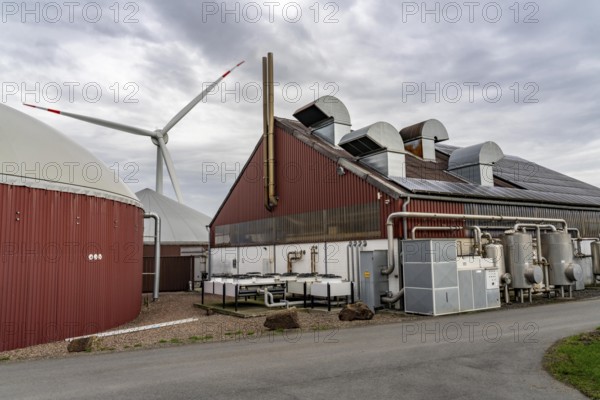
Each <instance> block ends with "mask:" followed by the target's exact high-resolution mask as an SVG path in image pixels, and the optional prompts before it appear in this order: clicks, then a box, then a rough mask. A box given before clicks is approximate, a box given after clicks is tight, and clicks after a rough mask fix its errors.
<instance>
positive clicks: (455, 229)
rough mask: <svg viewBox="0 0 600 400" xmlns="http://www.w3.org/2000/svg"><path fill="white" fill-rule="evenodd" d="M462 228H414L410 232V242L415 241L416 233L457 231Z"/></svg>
mask: <svg viewBox="0 0 600 400" xmlns="http://www.w3.org/2000/svg"><path fill="white" fill-rule="evenodd" d="M462 228H463V227H462V226H415V227H413V228H412V230H411V231H410V236H411V239H412V240H415V238H416V233H417V231H459V230H461V229H462Z"/></svg>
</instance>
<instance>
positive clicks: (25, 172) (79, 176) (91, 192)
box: [0, 104, 139, 206]
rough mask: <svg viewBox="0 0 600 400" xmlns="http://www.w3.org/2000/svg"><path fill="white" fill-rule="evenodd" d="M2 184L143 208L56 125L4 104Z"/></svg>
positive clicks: (0, 143) (0, 154)
mask: <svg viewBox="0 0 600 400" xmlns="http://www.w3.org/2000/svg"><path fill="white" fill-rule="evenodd" d="M0 162H1V164H0V184H9V185H17V186H28V187H33V188H39V189H47V190H56V191H61V192H70V193H77V194H85V195H88V196H96V197H104V198H109V199H111V200H116V201H121V202H125V203H129V204H135V205H138V206H139V202H138V199H137V197H136V196H135V194H133V192H132V191H131V190H130V189H129V187H127V185H125V184H124V183H123V182H122V181H121V180H120V179H118V177H115V173H114V171H111V170H110V169H108V168H107V167H106V166H105V165H104V164H103V163H102V161H100V160H99V159H98V158H96V157H95V156H94V155H93V154H92V153H90V152H89V151H88V150H86V149H84V148H83V147H81V146H80V145H78V144H77V143H75V142H74V141H72V140H71V139H69V138H68V137H66V136H65V135H63V134H62V133H60V132H59V131H57V130H56V129H54V128H52V127H50V126H48V125H46V124H44V123H43V122H41V121H38V120H37V119H35V118H33V117H30V116H29V115H27V114H24V113H22V112H19V111H17V110H15V109H13V108H11V107H8V106H6V105H3V104H0Z"/></svg>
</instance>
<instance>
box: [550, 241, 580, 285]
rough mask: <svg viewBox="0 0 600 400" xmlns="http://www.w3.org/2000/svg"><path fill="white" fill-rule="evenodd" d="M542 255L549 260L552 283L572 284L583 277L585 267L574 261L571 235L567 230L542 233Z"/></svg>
mask: <svg viewBox="0 0 600 400" xmlns="http://www.w3.org/2000/svg"><path fill="white" fill-rule="evenodd" d="M541 239H542V256H544V258H545V259H546V260H547V261H548V264H550V265H549V267H548V277H549V280H550V284H551V285H555V286H570V285H572V284H573V283H575V282H576V281H580V280H582V279H583V269H582V268H581V266H580V265H579V264H575V263H574V262H573V246H572V244H571V236H570V235H569V234H568V233H567V232H548V233H543V234H542V237H541Z"/></svg>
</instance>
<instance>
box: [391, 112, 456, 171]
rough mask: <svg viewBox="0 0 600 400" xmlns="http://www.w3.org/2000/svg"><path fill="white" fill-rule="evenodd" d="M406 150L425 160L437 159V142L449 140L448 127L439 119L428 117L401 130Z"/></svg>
mask: <svg viewBox="0 0 600 400" xmlns="http://www.w3.org/2000/svg"><path fill="white" fill-rule="evenodd" d="M400 136H402V140H403V141H404V146H405V147H406V151H408V152H410V153H412V154H414V155H416V156H418V157H421V158H422V159H424V160H428V161H435V143H437V142H443V141H444V140H448V131H447V130H446V127H445V126H444V125H443V124H442V123H441V122H440V121H438V120H437V119H428V120H427V121H423V122H419V123H418V124H415V125H411V126H407V127H406V128H403V129H402V130H401V131H400Z"/></svg>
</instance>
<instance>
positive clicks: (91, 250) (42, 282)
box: [0, 104, 144, 352]
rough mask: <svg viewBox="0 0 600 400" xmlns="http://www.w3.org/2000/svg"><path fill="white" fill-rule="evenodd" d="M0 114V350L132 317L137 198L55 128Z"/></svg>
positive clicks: (138, 292)
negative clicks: (0, 242)
mask: <svg viewBox="0 0 600 400" xmlns="http://www.w3.org/2000/svg"><path fill="white" fill-rule="evenodd" d="M0 121H2V124H0V160H1V161H2V163H5V164H3V165H10V166H13V167H14V168H13V169H12V170H11V171H10V173H8V174H7V173H6V172H7V171H8V170H7V169H3V170H2V171H0V205H1V206H0V238H2V240H3V246H4V247H3V246H0V248H2V250H4V251H0V252H1V253H2V257H1V258H0V259H1V261H0V352H2V351H5V350H11V349H16V348H20V347H27V346H33V345H37V344H41V343H46V342H50V341H57V340H62V339H66V338H69V337H74V336H83V335H89V334H94V333H97V332H101V331H105V330H108V329H110V328H114V327H116V326H119V325H122V324H124V323H126V322H129V321H131V320H132V319H134V318H136V317H137V316H138V314H139V312H140V309H141V305H142V267H143V252H142V250H143V247H142V246H143V240H144V236H143V229H144V210H143V208H142V204H141V203H140V202H139V201H138V199H137V197H136V196H135V194H133V192H132V191H131V189H129V188H128V187H127V186H126V185H125V184H124V183H123V182H122V181H120V180H115V174H114V172H115V171H112V170H110V169H109V168H108V167H107V166H105V165H104V164H102V162H101V161H100V160H99V159H98V158H96V157H95V156H94V155H92V154H91V153H90V152H89V151H88V150H87V149H85V148H83V147H81V146H79V145H78V144H76V143H75V142H73V141H72V140H70V139H68V138H67V137H66V136H64V135H63V134H61V133H60V132H58V131H56V130H55V129H53V128H51V127H49V126H47V125H45V124H43V123H42V122H40V121H38V120H36V119H34V118H32V117H29V116H28V115H25V114H23V113H21V112H19V111H16V110H14V109H12V108H10V107H8V106H6V105H3V104H0ZM7 245H8V246H7Z"/></svg>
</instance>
